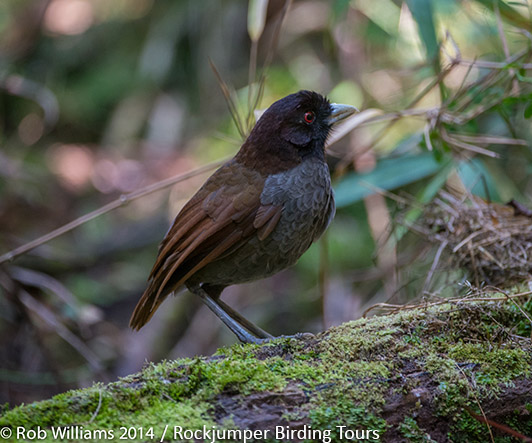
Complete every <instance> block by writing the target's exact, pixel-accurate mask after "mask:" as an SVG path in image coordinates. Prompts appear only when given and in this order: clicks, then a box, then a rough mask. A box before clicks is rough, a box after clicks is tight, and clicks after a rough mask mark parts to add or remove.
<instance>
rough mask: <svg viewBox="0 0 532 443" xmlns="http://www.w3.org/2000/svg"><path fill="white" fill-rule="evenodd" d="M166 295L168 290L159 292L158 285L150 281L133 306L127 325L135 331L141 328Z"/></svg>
mask: <svg viewBox="0 0 532 443" xmlns="http://www.w3.org/2000/svg"><path fill="white" fill-rule="evenodd" d="M167 295H168V292H166V293H160V291H159V288H158V286H157V285H155V284H154V282H153V281H152V282H151V283H150V285H149V286H148V288H147V289H146V290H145V291H144V294H142V297H141V298H140V300H139V302H138V303H137V306H135V310H134V311H133V314H132V315H131V319H130V320H129V326H130V327H131V328H133V329H135V330H137V331H138V330H139V329H140V328H142V327H143V326H144V325H145V324H146V323H148V321H150V319H151V318H152V317H153V314H155V311H157V308H159V306H160V305H161V303H162V302H163V301H164V299H165V298H166V297H167Z"/></svg>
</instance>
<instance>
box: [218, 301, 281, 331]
mask: <svg viewBox="0 0 532 443" xmlns="http://www.w3.org/2000/svg"><path fill="white" fill-rule="evenodd" d="M215 303H217V304H218V305H219V306H220V307H221V308H222V309H223V310H224V311H225V312H226V313H227V315H229V316H230V317H231V318H232V319H233V320H235V321H237V322H238V323H240V324H241V325H242V326H244V327H245V328H246V329H247V330H248V331H249V332H251V333H253V334H255V335H256V336H257V337H259V338H268V339H270V340H271V339H272V338H275V337H274V336H273V335H271V334H268V333H267V332H266V331H265V330H264V329H262V328H259V327H258V326H257V325H256V324H254V323H252V322H250V321H249V320H248V319H247V318H246V317H244V316H243V315H242V314H240V313H238V312H237V311H235V310H234V309H233V308H232V307H231V306H229V305H228V304H226V303H224V302H223V301H222V300H221V299H219V298H218V299H217V300H215Z"/></svg>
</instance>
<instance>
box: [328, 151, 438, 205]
mask: <svg viewBox="0 0 532 443" xmlns="http://www.w3.org/2000/svg"><path fill="white" fill-rule="evenodd" d="M442 167H443V165H442V164H441V163H438V162H437V161H436V160H435V159H434V156H433V155H432V153H423V154H419V155H409V156H402V157H397V158H387V159H383V160H381V161H379V163H378V164H377V167H376V168H375V169H373V170H372V171H371V172H368V173H366V174H355V173H350V174H347V175H345V176H344V177H343V178H342V179H341V180H340V181H339V183H338V184H337V185H336V187H335V200H336V206H337V207H339V208H341V207H343V206H347V205H350V204H352V203H355V202H357V201H360V200H362V199H363V198H364V197H367V196H368V195H371V194H373V193H374V192H375V188H378V189H385V190H391V189H396V188H399V187H401V186H404V185H407V184H410V183H413V182H415V181H418V180H421V179H422V178H425V177H428V176H430V175H432V174H434V173H435V172H437V171H438V170H439V169H441V168H442Z"/></svg>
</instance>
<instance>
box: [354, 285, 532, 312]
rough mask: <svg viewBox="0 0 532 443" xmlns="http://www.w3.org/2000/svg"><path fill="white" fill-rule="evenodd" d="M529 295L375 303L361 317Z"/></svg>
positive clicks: (527, 292) (531, 292)
mask: <svg viewBox="0 0 532 443" xmlns="http://www.w3.org/2000/svg"><path fill="white" fill-rule="evenodd" d="M529 295H532V291H526V292H520V293H518V294H513V295H506V296H505V297H472V298H467V297H461V298H448V299H443V300H439V301H437V302H432V303H418V304H415V305H392V304H389V303H376V304H374V305H373V306H370V307H369V308H368V309H366V310H365V311H364V312H363V313H362V317H366V315H367V314H368V313H369V312H371V311H373V310H374V309H377V308H384V309H388V310H389V311H390V312H398V311H409V310H412V309H419V308H430V307H432V306H439V305H444V304H447V303H448V304H461V303H474V302H483V301H487V302H493V301H503V300H506V301H507V300H508V299H515V298H520V297H526V296H529Z"/></svg>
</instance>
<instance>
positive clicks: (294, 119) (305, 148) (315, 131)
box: [240, 91, 357, 169]
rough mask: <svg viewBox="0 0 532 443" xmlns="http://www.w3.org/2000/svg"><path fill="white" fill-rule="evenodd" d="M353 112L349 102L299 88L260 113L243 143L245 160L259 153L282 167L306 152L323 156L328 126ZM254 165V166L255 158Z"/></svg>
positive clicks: (294, 162)
mask: <svg viewBox="0 0 532 443" xmlns="http://www.w3.org/2000/svg"><path fill="white" fill-rule="evenodd" d="M355 112H357V109H356V108H355V107H353V106H349V105H340V104H336V103H330V102H329V100H327V98H326V97H324V96H323V95H321V94H318V93H317V92H313V91H299V92H296V93H295V94H290V95H287V96H286V97H284V98H282V99H280V100H278V101H276V102H275V103H273V104H272V105H271V106H270V107H269V108H268V109H267V110H266V111H265V112H264V113H263V114H262V116H261V117H260V119H259V121H258V122H257V124H256V125H255V127H254V128H253V130H252V131H251V134H250V135H249V137H248V139H247V140H246V142H245V143H244V145H243V147H242V148H243V149H242V150H241V153H240V157H242V158H243V159H244V160H245V161H246V163H247V162H248V161H251V160H255V159H256V158H257V155H259V152H260V153H261V154H260V157H261V160H262V161H267V158H268V157H272V160H273V158H275V159H276V160H275V162H276V163H277V165H278V166H279V167H281V168H282V169H285V168H289V167H293V166H294V164H297V163H299V162H300V161H301V159H302V158H304V157H306V156H307V155H313V154H314V155H320V156H323V151H324V147H325V141H326V139H327V136H328V135H329V133H330V131H331V128H332V127H333V126H334V125H335V124H336V123H338V122H340V121H342V120H344V119H345V118H347V117H349V116H350V115H352V114H354V113H355ZM253 163H254V166H255V167H257V165H256V163H255V161H253Z"/></svg>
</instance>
